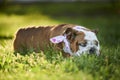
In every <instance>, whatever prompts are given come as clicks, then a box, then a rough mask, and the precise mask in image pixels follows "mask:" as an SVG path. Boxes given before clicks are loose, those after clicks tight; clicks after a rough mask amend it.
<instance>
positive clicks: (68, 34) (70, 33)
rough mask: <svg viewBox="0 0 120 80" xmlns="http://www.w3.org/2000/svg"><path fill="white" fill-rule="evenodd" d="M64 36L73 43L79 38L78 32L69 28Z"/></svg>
mask: <svg viewBox="0 0 120 80" xmlns="http://www.w3.org/2000/svg"><path fill="white" fill-rule="evenodd" d="M64 35H66V37H67V39H68V40H70V41H73V40H74V39H75V37H76V36H77V31H76V30H73V29H72V28H67V29H66V30H65V32H64Z"/></svg>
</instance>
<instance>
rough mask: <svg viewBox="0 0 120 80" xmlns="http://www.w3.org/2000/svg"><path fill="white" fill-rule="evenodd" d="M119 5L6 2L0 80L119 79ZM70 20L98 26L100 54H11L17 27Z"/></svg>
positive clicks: (0, 19)
mask: <svg viewBox="0 0 120 80" xmlns="http://www.w3.org/2000/svg"><path fill="white" fill-rule="evenodd" d="M119 9H120V5H119V4H117V6H116V7H115V8H113V7H112V6H111V5H110V4H109V3H51V4H50V3H41V4H37V5H34V4H33V5H27V6H26V5H19V4H18V5H9V6H7V7H6V8H5V9H1V10H0V80H62V79H65V80H119V78H120V76H119V74H120V54H119V53H120V32H119V30H120V28H119V26H120V22H119V21H120V18H119V17H120V16H119ZM60 23H72V24H78V25H83V26H86V27H88V28H91V29H94V28H98V29H99V33H98V38H99V40H100V43H101V51H102V54H101V56H99V57H97V56H95V55H82V56H80V57H70V58H64V57H62V56H61V52H58V51H53V50H52V49H48V50H46V51H45V52H44V53H43V52H40V53H34V52H28V54H26V55H24V56H23V55H20V54H19V53H18V54H16V55H15V54H14V51H13V40H14V36H15V33H16V31H17V30H18V29H19V28H21V27H29V26H39V25H55V24H60Z"/></svg>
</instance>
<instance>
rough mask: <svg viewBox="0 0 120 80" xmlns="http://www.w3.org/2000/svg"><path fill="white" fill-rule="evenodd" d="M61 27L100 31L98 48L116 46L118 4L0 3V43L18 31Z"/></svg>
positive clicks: (9, 0) (119, 27) (118, 37)
mask: <svg viewBox="0 0 120 80" xmlns="http://www.w3.org/2000/svg"><path fill="white" fill-rule="evenodd" d="M13 1H14V0H13ZM19 1H20V0H19ZM61 23H70V24H78V25H82V26H85V27H88V28H91V29H99V34H98V37H100V38H99V39H100V41H101V44H102V43H103V44H105V45H108V46H117V45H118V44H119V42H120V3H119V1H117V0H115V1H114V0H110V1H107V2H104V1H99V2H98V1H89V2H87V1H86V2H85V1H75V2H64V1H63V2H50V1H49V2H29V1H28V2H24V1H23V2H22V1H21V2H12V0H3V2H1V6H0V39H12V38H13V37H14V35H15V33H16V31H17V30H18V29H19V28H21V27H32V26H40V25H56V24H61Z"/></svg>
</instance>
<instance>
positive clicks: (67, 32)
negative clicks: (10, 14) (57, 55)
mask: <svg viewBox="0 0 120 80" xmlns="http://www.w3.org/2000/svg"><path fill="white" fill-rule="evenodd" d="M86 42H87V43H86ZM51 43H54V44H55V45H56V46H55V47H54V49H58V50H61V51H62V52H63V53H64V54H67V55H80V54H81V53H85V52H88V51H90V50H91V53H92V52H95V53H96V54H97V55H99V50H100V47H99V41H98V40H97V37H96V35H95V33H94V32H92V31H91V30H89V29H87V28H84V27H81V26H77V25H72V24H60V25H57V26H50V27H49V26H47V27H38V28H35V27H32V28H26V29H20V30H19V31H18V32H17V34H16V39H15V41H14V50H15V51H16V52H21V51H23V50H24V49H28V50H29V49H33V50H34V51H35V52H39V51H40V50H42V51H44V50H45V48H47V47H48V46H51ZM86 45H88V46H86ZM85 47H86V48H85ZM93 48H94V49H93Z"/></svg>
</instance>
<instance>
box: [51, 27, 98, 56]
mask: <svg viewBox="0 0 120 80" xmlns="http://www.w3.org/2000/svg"><path fill="white" fill-rule="evenodd" d="M50 40H51V42H53V43H60V42H64V47H63V50H64V52H66V53H69V54H71V55H77V56H80V55H81V54H82V53H89V54H92V53H96V54H97V55H99V54H100V45H99V41H98V39H97V36H96V32H95V31H92V30H89V29H87V28H85V27H82V26H75V27H73V28H67V29H66V30H65V32H64V33H63V35H60V36H56V37H53V38H51V39H50Z"/></svg>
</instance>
